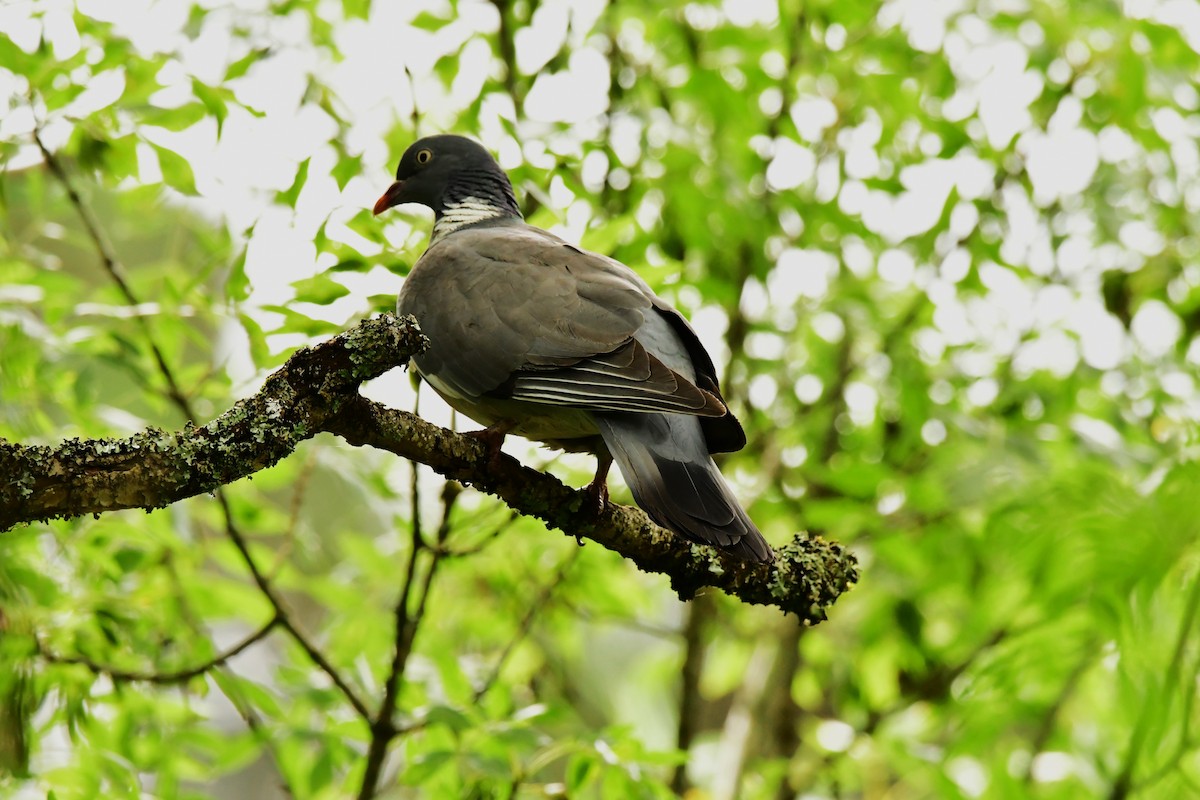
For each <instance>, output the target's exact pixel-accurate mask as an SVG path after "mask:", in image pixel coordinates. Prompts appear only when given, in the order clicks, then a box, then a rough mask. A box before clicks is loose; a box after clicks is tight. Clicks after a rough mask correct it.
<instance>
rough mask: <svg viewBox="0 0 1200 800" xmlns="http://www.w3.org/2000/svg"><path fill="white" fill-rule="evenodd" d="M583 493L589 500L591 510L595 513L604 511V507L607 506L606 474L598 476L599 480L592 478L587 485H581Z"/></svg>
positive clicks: (598, 513)
mask: <svg viewBox="0 0 1200 800" xmlns="http://www.w3.org/2000/svg"><path fill="white" fill-rule="evenodd" d="M583 491H584V493H585V494H586V495H587V496H588V499H589V500H590V501H591V506H592V510H593V511H595V512H596V515H597V516H599V515H600V514H603V513H604V509H605V508H607V507H608V480H607V479H606V476H602V477H600V479H599V480H593V481H592V482H591V483H589V484H588V485H587V486H585V487H583Z"/></svg>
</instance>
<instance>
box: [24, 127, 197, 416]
mask: <svg viewBox="0 0 1200 800" xmlns="http://www.w3.org/2000/svg"><path fill="white" fill-rule="evenodd" d="M33 140H34V142H36V143H37V147H38V150H40V151H41V153H42V158H43V159H44V160H45V162H46V166H47V167H49V169H50V172H51V173H52V174H53V175H54V177H55V178H56V179H57V180H58V182H59V183H61V184H62V187H63V189H64V190H65V191H66V193H67V199H68V200H70V202H71V206H72V207H73V208H74V209H75V213H76V214H78V215H79V220H80V221H81V222H82V223H83V228H84V230H85V231H87V234H88V238H90V239H91V240H92V244H93V245H94V246H95V248H96V254H97V255H98V256H99V257H100V263H101V264H102V265H103V266H104V270H105V271H106V272H107V273H108V276H109V277H110V278H111V279H112V281H113V283H115V284H116V286H117V289H118V290H120V292H121V295H122V296H123V297H124V298H125V302H126V303H127V304H128V305H130V306H131V307H133V308H137V307H138V306H139V305H141V303H140V302H139V301H138V298H137V295H135V294H134V293H133V289H132V288H130V286H129V283H128V281H126V280H125V268H124V266H122V264H121V262H120V260H119V259H118V258H117V254H116V251H115V250H114V249H113V246H112V243H111V242H109V240H108V237H107V236H105V235H104V231H103V229H102V228H101V227H100V221H99V220H98V219H96V215H95V214H94V213H92V209H91V207H90V206H89V205H88V204H87V203H86V202H84V200H83V197H81V196H80V194H79V192H78V191H76V189H75V185H74V184H73V183H72V182H71V177H70V176H69V175H67V171H66V169H65V168H64V167H63V165H62V162H61V161H59V159H58V156H56V155H55V154H54V153H52V152H51V151H50V149H49V148H48V147H46V144H45V143H44V142H43V141H42V132H41V128H34V130H33ZM134 320H135V321H136V323H137V325H138V327H140V328H141V330H142V335H143V336H144V337H145V339H146V344H147V345H148V346H149V347H150V352H151V353H152V354H153V355H154V361H155V363H156V364H157V366H158V371H159V373H160V374H161V375H162V377H163V380H165V381H166V383H167V395H168V396H169V397H170V398H171V400H172V402H174V403H175V405H176V406H177V407H178V408H179V409H180V410H181V411H183V412H184V414H185V416H186V417H187V419H195V418H196V417H195V414H193V413H192V408H191V403H190V401H189V400H188V398H187V395H185V394H184V393H183V390H182V389H181V388H180V386H179V381H178V380H176V378H175V373H174V372H173V371H172V370H171V367H170V366H169V365H168V364H167V359H166V357H165V356H164V355H163V352H162V349H161V348H160V347H159V346H158V342H157V341H156V340H155V338H154V332H153V331H152V330H151V329H150V322H149V321H148V320H147V319H146V317H145V316H144V315H142V314H135V315H134Z"/></svg>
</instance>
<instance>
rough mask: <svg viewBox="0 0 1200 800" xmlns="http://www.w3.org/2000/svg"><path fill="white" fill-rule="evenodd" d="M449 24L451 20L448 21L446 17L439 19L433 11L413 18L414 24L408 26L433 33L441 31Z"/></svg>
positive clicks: (424, 12) (423, 12)
mask: <svg viewBox="0 0 1200 800" xmlns="http://www.w3.org/2000/svg"><path fill="white" fill-rule="evenodd" d="M449 23H450V20H448V19H446V18H445V17H439V16H438V15H437V14H434V13H433V12H431V11H422V12H421V13H420V14H417V16H415V17H413V20H412V22H410V23H408V24H409V25H411V26H412V27H414V28H418V29H420V30H423V31H430V32H433V31H437V30H441V29H442V28H444V27H445V26H446V25H448V24H449Z"/></svg>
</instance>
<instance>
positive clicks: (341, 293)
mask: <svg viewBox="0 0 1200 800" xmlns="http://www.w3.org/2000/svg"><path fill="white" fill-rule="evenodd" d="M292 286H294V287H296V296H295V297H294V298H293V299H292V302H294V303H314V304H316V305H319V306H324V305H328V304H330V303H332V302H333V301H334V300H337V299H338V298H339V297H345V296H346V295H348V294H350V290H349V289H347V288H346V287H345V286H342V285H341V284H340V283H338V282H337V281H334V280H332V279H330V277H329V275H328V274H327V273H324V272H322V273H319V274H317V275H313V276H312V277H311V278H303V279H301V280H298V281H293V282H292Z"/></svg>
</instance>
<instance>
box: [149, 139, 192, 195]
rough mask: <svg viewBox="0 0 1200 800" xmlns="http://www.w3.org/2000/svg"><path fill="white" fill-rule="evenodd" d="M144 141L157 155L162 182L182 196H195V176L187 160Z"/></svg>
mask: <svg viewBox="0 0 1200 800" xmlns="http://www.w3.org/2000/svg"><path fill="white" fill-rule="evenodd" d="M144 141H145V142H146V143H147V144H149V145H150V146H151V147H152V148H154V152H155V153H157V154H158V166H159V169H161V170H162V175H163V182H164V183H166V184H167V185H168V186H170V187H171V188H172V189H175V190H176V191H179V192H182V193H183V194H192V195H194V194H196V176H195V174H193V172H192V165H191V164H189V163H188V162H187V159H185V158H184V157H183V156H181V155H179V153H176V152H175V151H174V150H168V149H167V148H165V147H162V146H160V145H157V144H155V143H154V142H151V141H150V140H149V139H146V140H144Z"/></svg>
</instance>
